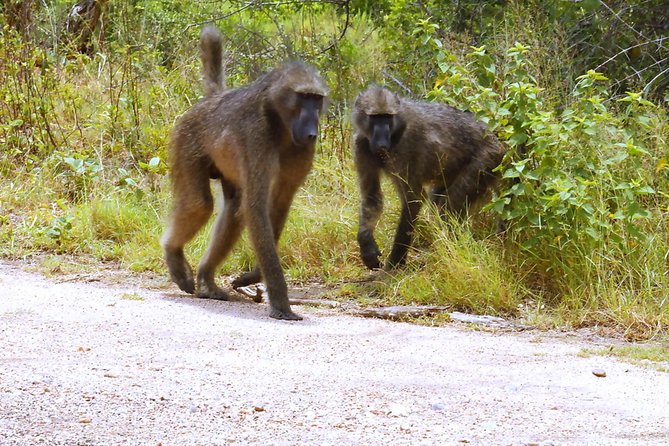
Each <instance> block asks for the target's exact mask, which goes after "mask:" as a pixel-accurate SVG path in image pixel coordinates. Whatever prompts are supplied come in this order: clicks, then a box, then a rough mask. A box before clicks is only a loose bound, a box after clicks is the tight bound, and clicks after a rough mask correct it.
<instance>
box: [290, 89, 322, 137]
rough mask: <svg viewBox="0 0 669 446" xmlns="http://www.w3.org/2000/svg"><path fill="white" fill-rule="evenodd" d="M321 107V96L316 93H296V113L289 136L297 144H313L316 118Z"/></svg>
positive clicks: (316, 131) (316, 127)
mask: <svg viewBox="0 0 669 446" xmlns="http://www.w3.org/2000/svg"><path fill="white" fill-rule="evenodd" d="M322 109H323V96H320V95H316V94H301V93H300V94H298V95H297V110H298V113H297V115H296V116H295V118H294V119H293V125H292V128H291V134H292V135H291V136H292V137H293V143H295V144H296V145H298V146H307V145H311V144H314V143H315V142H316V138H317V137H318V118H319V117H320V114H321V110H322Z"/></svg>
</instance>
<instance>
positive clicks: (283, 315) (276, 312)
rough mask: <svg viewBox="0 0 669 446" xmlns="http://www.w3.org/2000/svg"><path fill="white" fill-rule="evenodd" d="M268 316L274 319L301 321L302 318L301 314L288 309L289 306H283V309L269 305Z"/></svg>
mask: <svg viewBox="0 0 669 446" xmlns="http://www.w3.org/2000/svg"><path fill="white" fill-rule="evenodd" d="M269 317H271V318H274V319H281V320H284V321H301V320H302V316H300V315H298V314H296V313H294V312H293V310H291V309H290V307H288V308H284V309H281V310H280V309H278V308H274V307H270V310H269Z"/></svg>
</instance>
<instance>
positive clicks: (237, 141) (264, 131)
mask: <svg viewBox="0 0 669 446" xmlns="http://www.w3.org/2000/svg"><path fill="white" fill-rule="evenodd" d="M200 46H201V51H202V62H203V65H204V67H203V71H204V76H205V91H206V93H207V96H206V97H205V98H204V99H203V100H202V101H201V102H199V103H198V104H196V105H194V106H193V107H192V108H191V109H190V110H188V111H187V112H186V113H185V114H184V115H183V116H182V117H181V118H180V119H179V121H178V122H177V124H176V125H175V127H174V130H173V132H172V138H171V143H170V165H171V174H172V182H173V194H174V197H173V209H172V213H171V216H170V218H169V226H168V228H167V230H166V231H165V234H164V235H163V237H162V240H161V242H162V246H163V249H164V252H165V259H166V262H167V266H168V268H169V271H170V276H171V277H172V279H173V280H174V281H175V282H176V283H177V284H178V285H179V287H180V288H181V289H182V290H184V291H186V292H188V293H195V294H196V295H197V296H198V297H208V298H213V299H222V300H227V299H228V295H227V293H226V292H225V291H224V290H222V289H221V288H219V287H218V286H217V285H216V283H215V281H214V276H215V273H216V269H217V267H218V265H219V264H220V263H221V262H222V261H223V260H224V259H225V257H226V256H227V255H228V253H229V252H230V250H231V248H232V247H233V245H234V243H235V242H236V241H237V239H238V237H239V235H240V233H241V231H242V230H243V228H244V227H245V226H247V227H248V229H249V233H250V239H251V242H252V245H253V249H254V251H255V253H256V258H257V261H258V264H259V269H257V270H256V272H255V273H254V274H255V275H253V274H252V277H251V279H256V280H259V279H260V278H261V276H262V277H264V278H265V282H266V286H267V291H268V293H269V300H270V307H271V310H270V316H272V317H274V318H278V319H291V320H296V319H301V317H299V316H298V315H296V314H295V313H294V312H293V311H292V310H291V308H290V305H289V303H288V296H287V286H286V281H285V278H284V275H283V271H282V269H281V264H280V260H279V256H278V254H277V250H276V241H277V240H278V239H279V237H280V235H281V231H282V230H283V226H284V223H285V220H286V217H287V215H288V211H289V209H290V205H291V203H292V200H293V196H294V194H295V192H296V191H297V189H298V187H299V186H300V185H301V184H302V183H303V181H304V179H305V177H306V175H307V173H308V172H309V170H310V169H311V164H312V160H313V156H314V146H315V142H316V137H317V133H318V118H319V116H320V114H321V113H322V111H323V107H324V105H323V100H324V97H325V96H326V95H327V89H326V86H325V84H324V83H323V81H322V79H321V77H320V76H319V75H318V72H317V71H316V70H315V69H314V68H312V67H310V66H309V65H307V64H304V63H301V62H291V63H287V64H285V65H283V66H281V67H279V68H276V69H275V70H273V71H271V72H269V73H268V74H266V75H264V76H262V77H260V78H259V79H257V80H256V81H255V82H253V83H251V84H249V85H247V86H245V87H241V88H237V89H233V90H225V89H224V88H223V84H224V79H223V71H222V68H221V37H220V33H219V32H218V30H216V29H215V28H212V27H209V28H205V30H203V32H202V34H201V39H200ZM210 179H215V180H218V182H219V183H220V185H221V187H222V190H223V196H224V203H223V209H222V211H221V213H220V214H219V215H218V218H217V220H216V224H215V226H214V229H213V232H212V236H211V241H210V244H209V247H208V248H207V251H206V253H205V254H204V256H203V258H202V259H201V261H200V264H199V266H198V269H197V275H196V277H195V278H194V277H193V271H192V269H191V267H190V265H189V264H188V262H187V260H186V258H185V256H184V250H183V248H184V245H185V244H186V243H187V242H188V241H190V240H191V239H192V238H193V237H194V236H195V234H196V233H197V232H198V230H199V229H200V228H201V227H202V226H203V225H204V224H205V223H206V222H207V220H208V219H209V217H210V215H211V213H212V211H213V208H214V203H213V197H212V194H211V190H210ZM247 278H248V275H247Z"/></svg>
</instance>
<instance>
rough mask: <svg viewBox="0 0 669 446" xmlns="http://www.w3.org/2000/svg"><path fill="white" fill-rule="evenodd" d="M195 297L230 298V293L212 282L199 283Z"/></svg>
mask: <svg viewBox="0 0 669 446" xmlns="http://www.w3.org/2000/svg"><path fill="white" fill-rule="evenodd" d="M195 297H198V298H200V299H215V300H230V295H229V294H228V293H226V292H225V291H223V289H222V288H220V287H218V286H216V285H215V284H211V283H199V284H198V287H197V293H195Z"/></svg>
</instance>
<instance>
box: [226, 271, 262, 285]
mask: <svg viewBox="0 0 669 446" xmlns="http://www.w3.org/2000/svg"><path fill="white" fill-rule="evenodd" d="M260 281H262V274H260V270H259V269H258V268H257V267H256V268H254V269H252V270H251V271H247V272H245V273H243V274H242V275H240V276H239V277H237V278H236V279H234V280H233V281H232V287H233V288H241V287H244V286H248V285H253V284H254V283H258V282H260Z"/></svg>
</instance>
